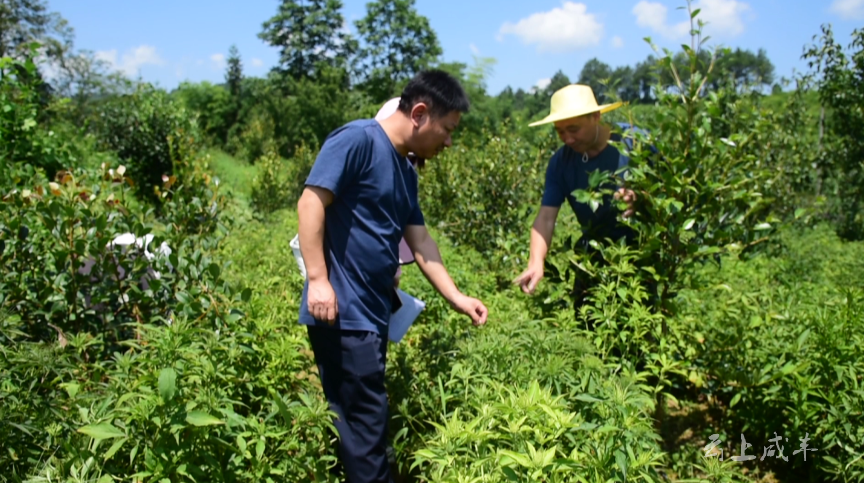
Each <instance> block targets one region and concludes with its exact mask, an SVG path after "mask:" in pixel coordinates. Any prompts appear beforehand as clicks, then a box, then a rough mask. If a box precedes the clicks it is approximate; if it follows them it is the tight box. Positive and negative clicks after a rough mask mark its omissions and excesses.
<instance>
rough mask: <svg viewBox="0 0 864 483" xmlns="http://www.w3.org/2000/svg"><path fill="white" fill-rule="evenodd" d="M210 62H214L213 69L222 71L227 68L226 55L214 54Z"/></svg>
mask: <svg viewBox="0 0 864 483" xmlns="http://www.w3.org/2000/svg"><path fill="white" fill-rule="evenodd" d="M210 61H211V62H213V67H214V68H216V69H221V68H223V67H225V54H213V55H211V56H210Z"/></svg>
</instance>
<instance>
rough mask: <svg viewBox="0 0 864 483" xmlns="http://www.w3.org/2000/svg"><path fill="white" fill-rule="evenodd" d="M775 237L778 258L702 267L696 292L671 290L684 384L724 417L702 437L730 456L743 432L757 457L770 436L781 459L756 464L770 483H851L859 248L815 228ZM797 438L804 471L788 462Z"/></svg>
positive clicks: (861, 304)
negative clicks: (685, 347)
mask: <svg viewBox="0 0 864 483" xmlns="http://www.w3.org/2000/svg"><path fill="white" fill-rule="evenodd" d="M782 239H783V242H784V245H786V248H785V249H784V251H783V252H781V253H780V254H779V255H777V256H771V257H769V256H764V257H759V258H757V259H755V260H752V261H750V262H747V263H744V262H741V261H736V260H727V261H724V266H723V269H722V270H709V269H708V268H706V269H704V270H703V271H702V277H703V283H702V284H701V285H702V286H703V287H704V288H702V289H698V290H687V291H685V292H684V293H682V298H683V300H682V304H681V305H682V307H687V309H686V310H685V311H684V312H683V313H682V314H681V318H680V319H679V321H678V322H677V323H678V324H680V327H681V330H682V331H683V332H684V333H687V334H689V335H688V339H689V340H690V343H691V346H692V347H693V348H694V349H695V352H694V353H693V354H692V356H691V357H689V358H688V360H689V361H691V364H692V366H691V367H692V368H693V369H694V370H695V371H696V373H697V374H698V375H695V374H694V376H695V377H694V378H693V382H694V384H695V385H696V387H697V388H698V391H699V392H700V393H703V394H706V395H709V397H711V398H712V399H713V400H714V401H715V404H717V405H718V406H721V407H723V408H724V409H725V418H724V421H723V422H722V425H720V426H719V427H715V428H714V432H715V433H716V432H719V433H721V434H722V435H723V438H722V440H723V443H724V448H728V447H729V446H731V447H732V448H733V449H734V450H735V452H736V453H738V446H739V444H740V435H741V434H744V435H745V437H746V440H747V442H748V443H750V444H752V445H753V448H752V449H753V450H754V451H752V452H753V453H757V455H758V456H759V457H761V456H762V452H763V448H764V447H768V446H771V444H772V443H771V442H769V441H768V440H769V439H770V438H773V437H774V436H775V434H774V433H775V432H776V433H777V435H781V436H783V437H784V439H783V440H782V441H781V444H782V445H785V448H786V450H785V456H786V457H787V458H788V461H784V460H777V459H776V458H772V459H771V460H770V462H769V461H766V463H765V465H766V466H767V468H769V469H771V470H773V471H774V472H775V473H776V474H777V475H778V476H779V477H790V478H792V479H795V480H807V478H810V479H809V480H807V481H856V480H858V479H860V478H862V477H864V463H862V461H861V459H860V455H861V453H862V451H864V446H862V435H864V434H862V429H861V428H862V424H864V421H862V414H864V405H862V403H861V401H862V398H861V397H860V394H859V393H860V384H861V381H860V379H861V374H862V373H864V364H862V362H861V358H860V356H859V353H860V350H859V349H858V348H859V347H860V344H861V343H862V341H864V293H862V291H861V289H860V288H858V287H856V285H860V278H861V277H862V272H861V270H860V267H859V265H860V264H861V263H860V260H861V258H862V256H864V247H862V246H860V244H859V245H853V244H850V243H842V242H841V241H840V240H839V239H838V238H837V236H836V234H834V233H833V230H830V229H828V228H827V227H824V226H823V227H821V228H820V229H818V230H816V231H810V232H798V231H795V232H784V233H782ZM815 247H818V249H816V248H815ZM813 250H816V251H817V252H822V251H824V252H826V255H828V256H826V257H824V258H823V257H821V256H813V255H812V254H813V253H814V252H813ZM829 254H830V255H829ZM856 269H857V270H856ZM808 435H809V438H810V441H809V447H810V448H815V449H817V451H816V452H815V453H808V455H807V461H806V462H805V461H804V457H803V455H802V454H800V453H799V454H798V455H793V454H792V453H793V451H797V450H799V449H800V445H801V441H800V440H801V439H802V438H804V437H805V436H808ZM785 438H788V441H787V440H786V439H785ZM727 454H728V449H727ZM767 459H768V458H766V460H767Z"/></svg>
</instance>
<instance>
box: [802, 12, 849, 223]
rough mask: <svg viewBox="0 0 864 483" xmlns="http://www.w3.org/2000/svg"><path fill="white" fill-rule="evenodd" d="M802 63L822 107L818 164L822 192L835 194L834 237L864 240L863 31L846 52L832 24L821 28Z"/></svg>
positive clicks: (833, 205) (833, 207)
mask: <svg viewBox="0 0 864 483" xmlns="http://www.w3.org/2000/svg"><path fill="white" fill-rule="evenodd" d="M804 59H806V60H807V62H808V64H809V66H810V67H811V68H813V69H814V70H815V72H814V73H811V74H810V76H813V77H814V78H815V82H816V88H817V92H818V95H819V102H820V103H821V104H822V106H823V107H825V108H826V111H827V114H828V116H827V117H826V119H825V120H826V123H825V127H826V133H827V136H825V139H824V140H822V141H821V142H820V147H819V157H820V158H821V159H820V161H819V163H818V166H819V169H820V171H822V172H823V176H824V177H825V178H826V179H825V183H826V186H825V188H826V189H825V191H826V192H829V193H830V192H833V193H834V196H833V197H832V199H831V201H830V207H831V211H832V212H833V213H831V215H832V216H833V218H834V219H835V221H836V223H837V228H838V234H839V235H840V236H842V237H844V238H847V239H851V240H862V239H864V140H862V136H861V133H864V109H862V106H864V29H856V30H855V31H854V32H853V33H852V41H851V43H850V44H849V48H848V49H843V46H842V45H840V43H838V42H837V41H836V40H835V39H834V33H833V32H832V30H831V27H830V25H826V26H823V27H822V38H821V39H819V43H817V44H815V45H812V46H810V47H809V48H807V50H806V51H805V53H804Z"/></svg>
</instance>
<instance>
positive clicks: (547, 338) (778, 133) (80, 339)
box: [0, 2, 864, 483]
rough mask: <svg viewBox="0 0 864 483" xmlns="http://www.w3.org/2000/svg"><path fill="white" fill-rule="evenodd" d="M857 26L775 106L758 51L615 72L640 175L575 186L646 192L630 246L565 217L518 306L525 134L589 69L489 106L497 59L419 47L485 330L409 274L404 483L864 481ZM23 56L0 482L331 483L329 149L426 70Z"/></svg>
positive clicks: (539, 144) (3, 177)
mask: <svg viewBox="0 0 864 483" xmlns="http://www.w3.org/2000/svg"><path fill="white" fill-rule="evenodd" d="M25 3H26V2H25ZM289 3H290V2H289ZM22 5H23V4H22ZM34 5H35V4H34ZM40 5H41V4H40ZM315 5H318V4H317V3H316V4H315ZM400 5H401V4H400ZM27 6H28V7H27V8H31V9H32V8H35V7H33V6H32V5H30V4H29V3H28V4H27ZM403 7H404V5H403ZM22 8H23V7H22ZM310 8H311V7H310ZM315 8H320V9H325V10H326V9H329V10H328V11H327V12H318V13H322V14H323V13H328V12H329V13H328V15H331V14H332V15H335V13H334V11H332V10H333V9H334V8H335V7H333V6H332V5H331V4H329V3H328V4H327V5H325V6H320V5H318V6H316V7H315ZM405 8H408V7H405ZM37 10H38V9H37ZM409 10H410V9H409ZM33 12H35V13H34V15H35V16H34V17H32V18H35V19H37V20H38V19H39V18H41V17H39V16H38V15H43V14H44V12H42V11H36V10H34V11H33ZM40 12H41V13H40ZM336 13H338V12H336ZM409 13H411V12H409ZM37 14H38V15H37ZM413 14H416V12H413ZM16 15H18V14H17V13H16ZM280 15H281V14H280ZM337 17H338V15H337ZM32 18H31V20H29V21H31V22H32V21H34V20H32ZM46 18H47V17H46ZM292 18H293V17H292ZM292 18H288V17H285V18H282V19H281V20H280V22H281V21H284V22H288V21H293V20H292ZM316 18H317V17H316ZM328 18H329V17H328ZM334 18H336V17H334ZM417 18H419V19H422V16H421V17H417ZM277 20H278V19H277ZM19 21H20V22H25V23H26V22H27V21H28V20H27V19H26V18H23V17H22V18H21V19H19ZM416 23H417V25H421V24H423V23H422V22H419V21H418V22H416ZM332 24H333V25H341V23H340V22H335V23H332ZM327 25H329V26H325V27H327V28H331V27H332V25H331V24H327ZM322 28H323V27H322ZM331 30H332V28H331ZM271 33H273V32H271ZM331 33H332V32H331ZM853 37H855V39H854V42H853V46H852V47H850V48H851V49H852V50H853V51H852V52H849V53H848V54H843V53H842V52H841V50H840V48H839V47H838V46H837V44H836V42H835V41H834V40H833V38H832V37H831V35H830V32H827V33H825V35H824V36H823V38H822V39H820V43H821V48H820V49H816V50H813V51H812V52H810V53H809V54H807V55H808V56H809V57H808V58H810V59H811V60H812V61H813V62H816V63H817V64H819V67H820V69H821V70H820V72H823V73H824V75H822V76H821V77H820V78H818V79H816V80H815V81H814V82H815V84H814V86H813V88H812V89H810V88H808V89H804V88H800V89H796V90H794V91H790V92H785V93H779V94H772V95H770V96H763V95H760V94H754V93H753V89H757V90H759V89H764V88H766V87H767V85H766V81H765V80H764V79H762V80H759V79H756V80H753V78H754V76H756V74H754V72H755V71H754V70H747V69H751V67H752V68H753V69H755V70H760V69H761V70H765V69H766V68H767V67H768V66H769V64H770V62H767V60H766V59H765V58H764V56H762V57H759V56H757V55H755V54H752V53H747V52H744V53H741V52H738V53H736V54H735V55H736V57H731V58H729V57H727V60H726V62H728V65H727V66H726V67H727V68H728V69H727V71H726V74H730V73H735V75H734V76H732V75H731V74H730V75H729V76H728V77H729V79H731V82H729V83H723V82H715V83H706V84H701V83H696V82H692V83H691V82H689V79H696V80H698V79H700V78H701V77H700V76H701V75H702V71H701V70H700V69H704V68H705V65H704V62H702V60H703V57H704V51H700V52H699V53H695V52H692V51H691V50H688V49H687V48H684V50H683V51H682V52H679V53H668V54H666V55H665V56H664V57H663V58H661V59H653V58H649V60H647V61H646V62H643V63H639V64H638V65H637V66H636V67H635V68H633V69H631V70H629V71H628V70H627V69H616V70H615V72H618V73H619V74H621V73H622V72H623V74H628V72H629V74H628V75H630V77H627V76H624V77H625V78H627V79H629V80H628V82H629V84H628V85H627V86H625V88H624V89H623V92H625V93H626V94H627V95H628V99H630V100H632V101H633V102H631V103H630V104H629V105H628V106H627V107H625V108H624V109H620V110H618V111H614V112H613V113H610V114H609V115H608V116H605V115H604V116H605V117H604V118H603V119H604V120H605V121H610V122H611V121H623V120H630V119H634V120H635V121H636V122H637V124H638V125H639V126H642V127H646V128H649V129H650V132H648V133H647V134H644V135H639V136H637V139H635V142H634V144H633V148H632V149H627V150H626V151H625V152H626V154H627V155H628V157H629V162H628V166H627V168H628V170H627V175H626V177H624V176H623V173H609V172H606V173H597V172H594V173H589V176H588V177H589V187H588V188H587V189H584V190H574V191H573V192H572V193H571V194H572V195H573V196H574V197H575V198H576V199H577V200H578V202H580V203H584V204H586V205H587V206H589V207H593V208H592V209H616V208H622V206H621V203H618V204H616V203H615V202H614V201H609V199H610V198H611V195H612V191H614V190H613V189H611V188H610V186H614V187H617V186H622V185H626V187H627V188H629V189H632V190H633V191H634V193H635V194H636V198H637V200H636V202H635V204H634V215H633V216H632V217H631V218H629V219H627V220H623V219H621V220H620V222H621V223H625V224H628V225H629V226H630V227H631V228H632V229H633V231H634V233H635V234H636V237H635V242H634V243H632V244H629V245H627V244H623V243H621V240H610V239H590V240H589V239H587V238H586V240H585V243H584V244H583V243H581V241H580V239H581V238H582V237H583V235H585V234H586V233H590V232H589V231H587V230H586V232H585V233H583V231H582V230H583V229H586V228H587V227H583V226H580V224H579V223H578V221H577V219H576V217H575V216H574V214H573V213H572V211H571V210H570V208H569V206H567V205H566V204H565V206H563V207H562V210H561V213H560V215H559V217H558V220H557V224H556V227H555V237H554V240H553V243H552V245H551V247H550V250H549V253H548V255H547V257H546V259H545V264H544V270H545V272H544V279H543V280H542V282H541V283H540V285H539V287H538V289H537V291H536V293H534V294H533V295H530V296H529V295H526V294H524V293H523V292H522V291H521V290H520V289H518V288H517V287H516V286H515V285H514V284H513V280H514V278H516V277H517V276H518V274H519V273H520V272H522V271H523V270H524V269H525V268H526V265H527V263H528V258H529V234H530V229H531V226H532V223H533V221H534V219H535V216H536V213H537V209H538V206H539V202H540V199H541V197H542V194H543V191H544V184H545V182H546V168H547V165H548V163H549V159H550V157H551V156H552V154H553V153H554V152H555V151H556V150H557V149H558V148H559V147H560V145H561V141H560V140H559V139H558V137H557V136H556V134H555V133H554V131H553V130H552V129H551V128H548V127H547V128H540V129H533V128H529V127H527V124H528V121H529V120H530V119H535V118H537V117H538V116H540V115H543V113H545V112H546V110H547V109H548V105H549V102H550V98H551V95H552V92H553V89H554V88H559V87H562V86H564V85H567V84H569V83H570V80H569V79H566V78H565V76H563V74H561V75H557V74H556V76H555V77H554V78H553V79H552V81H551V84H550V86H549V87H547V88H544V89H536V90H532V91H531V92H525V91H522V90H519V91H517V92H512V90H509V91H505V92H502V93H501V94H500V95H490V94H489V93H487V92H486V89H485V81H484V76H485V75H486V72H487V70H486V69H487V67H488V65H490V64H489V61H488V60H486V61H484V60H483V59H478V60H477V65H474V66H466V65H463V64H458V63H446V62H443V61H441V60H440V59H437V60H435V62H431V60H430V59H427V60H429V62H430V65H435V66H437V67H440V68H441V69H442V70H446V71H447V72H450V73H451V75H453V76H454V77H455V78H457V80H459V81H460V83H461V84H462V85H463V86H464V88H465V90H466V93H467V94H468V95H469V97H470V98H471V103H472V109H471V111H470V112H469V113H468V114H466V115H465V116H464V117H463V118H461V123H460V126H459V128H458V129H457V135H456V136H455V137H454V143H453V145H452V146H451V147H450V148H449V149H446V150H444V151H443V152H442V153H441V154H440V155H439V156H437V157H436V158H434V159H431V160H428V162H427V165H426V167H425V168H424V169H422V170H421V171H420V175H419V187H420V190H419V191H420V194H419V199H420V204H421V207H422V210H423V213H424V217H425V219H426V222H427V227H428V228H429V231H430V233H431V234H432V235H433V237H434V238H435V239H436V240H437V242H438V245H439V246H440V249H441V253H442V255H443V258H444V262H445V265H446V267H447V269H448V271H449V273H450V275H451V276H452V278H453V280H454V281H455V283H456V285H457V286H458V288H459V289H460V291H461V292H462V293H464V294H466V295H469V296H473V297H476V298H479V299H481V300H482V301H483V302H484V304H485V305H486V306H487V307H488V309H489V318H488V322H487V324H486V325H485V326H482V327H474V326H473V325H472V324H471V323H470V320H469V319H468V318H467V317H465V316H462V315H459V314H458V313H457V312H455V311H454V310H453V309H452V308H451V306H450V305H449V304H448V303H447V302H446V301H445V300H444V299H443V298H442V297H441V296H439V295H438V294H437V293H436V292H435V290H434V289H433V288H432V286H431V285H430V283H429V282H428V281H427V280H426V279H425V277H424V275H423V274H422V273H421V272H420V270H419V269H418V267H417V266H416V264H415V265H410V266H407V267H405V270H404V274H403V276H402V280H401V282H400V288H402V289H403V290H405V291H406V292H408V293H409V294H411V295H414V296H415V297H417V298H419V299H421V300H423V301H424V302H426V308H425V310H424V311H423V313H422V314H421V315H420V317H419V318H418V320H417V321H416V322H415V324H414V325H413V326H412V327H411V329H410V330H409V332H408V333H407V335H406V336H405V338H404V339H403V340H402V341H401V342H400V343H399V344H392V343H391V344H389V346H388V355H387V372H386V382H387V388H388V395H389V401H390V416H391V417H390V426H389V432H390V434H389V436H390V445H391V446H392V448H393V450H394V458H395V461H396V465H395V468H394V470H395V471H396V472H397V473H398V478H397V481H399V482H418V483H419V482H423V483H427V482H429V483H431V482H440V483H444V482H446V483H485V482H495V483H504V482H532V483H533V482H544V483H565V482H566V483H577V482H578V483H612V482H641V483H660V482H681V483H683V482H699V483H703V482H704V483H709V482H710V483H733V482H736V483H737V482H765V483H769V482H771V483H775V482H782V483H799V482H837V483H841V482H842V483H847V482H861V481H864V457H862V455H864V388H862V383H864V380H862V378H864V358H862V357H861V355H860V354H861V345H862V343H864V215H862V213H864V167H862V165H861V160H862V159H864V143H862V141H861V136H860V133H861V132H864V113H862V111H861V109H857V110H856V109H854V108H853V109H850V108H848V107H849V106H860V105H864V75H862V72H861V68H862V67H861V66H862V65H864V50H862V48H861V46H862V45H864V31H856V32H855V33H854V34H853ZM43 40H44V39H43ZM3 41H5V38H3V39H0V42H3ZM844 42H845V41H844ZM29 47H32V46H29ZM29 47H28V45H18V46H17V48H18V49H19V50H16V51H15V54H14V57H13V56H8V57H2V58H0V482H14V483H24V482H27V483H31V482H32V483H37V482H38V483H42V482H63V483H84V482H95V483H110V482H115V481H118V482H119V481H123V482H134V483H180V482H229V483H241V482H243V483H245V482H250V483H251V482H256V483H258V482H265V483H277V482H292V483H293V482H309V481H315V482H339V481H344V479H345V475H344V472H343V470H342V469H341V467H340V466H339V464H338V461H337V457H336V455H337V452H336V447H337V438H338V434H337V433H336V430H335V428H334V426H333V424H332V423H333V420H332V418H333V416H334V414H333V413H332V412H330V410H329V408H328V406H327V404H326V402H325V400H324V397H323V393H322V390H321V385H320V381H319V379H318V375H317V370H316V365H315V361H314V359H313V355H312V352H311V350H310V347H309V342H308V340H307V334H306V330H305V328H304V327H303V326H301V325H299V323H298V316H299V309H300V306H299V304H300V300H301V294H302V289H303V284H304V279H303V277H302V275H301V273H300V271H299V270H298V268H297V265H296V262H295V258H294V255H293V253H292V250H291V248H290V245H289V243H290V240H291V239H292V238H293V237H294V235H295V234H296V233H297V229H298V228H297V227H298V214H297V211H296V210H297V206H298V204H297V201H298V197H299V196H300V194H301V192H302V190H303V188H304V181H305V180H306V178H307V175H308V173H309V170H310V169H311V167H312V165H313V163H314V162H315V160H316V158H317V156H318V153H319V150H320V144H321V141H322V140H323V139H324V138H325V136H326V135H327V134H328V133H330V132H331V131H332V130H333V129H335V128H337V127H339V126H340V125H343V124H344V123H346V122H349V121H352V120H354V119H360V118H368V117H370V116H372V115H373V114H374V113H375V112H376V111H377V109H378V106H379V105H380V103H381V101H382V100H383V99H386V98H389V97H390V96H392V95H393V94H394V93H398V92H399V89H401V86H402V85H404V83H405V82H407V81H408V78H409V77H408V75H407V74H405V73H403V74H404V75H401V77H399V78H398V79H395V80H394V79H391V78H389V77H388V76H386V75H385V76H383V77H382V76H381V75H380V74H381V72H380V71H377V70H374V69H371V70H370V71H369V72H360V73H358V72H350V71H349V70H348V68H347V67H346V65H348V64H347V63H343V62H342V61H344V60H346V59H342V58H338V57H334V58H328V59H324V60H321V62H319V63H317V64H315V67H314V69H312V71H311V72H307V71H304V70H302V69H301V67H303V66H299V67H298V65H295V64H293V63H291V62H290V61H289V60H285V59H283V64H284V65H282V66H281V67H284V69H283V70H279V71H277V70H274V71H273V72H270V73H269V74H268V76H266V77H245V76H244V75H243V72H242V68H241V62H240V59H239V57H238V55H239V54H237V51H236V50H234V49H232V55H231V57H230V58H229V59H228V69H227V71H226V83H225V85H214V84H210V83H206V82H203V83H197V84H191V83H184V84H182V85H181V86H180V87H179V88H178V89H176V90H175V91H173V92H167V91H166V90H164V89H161V88H157V87H154V86H152V85H149V84H146V83H141V82H137V81H131V80H129V79H124V78H122V76H117V75H110V74H108V73H104V72H101V71H99V70H98V68H97V67H95V64H91V63H88V59H89V58H88V57H86V54H85V53H81V54H80V56H79V54H77V53H74V52H65V53H61V54H62V55H66V56H67V57H66V58H64V60H67V61H69V63H68V64H65V65H66V67H64V69H67V68H69V66H72V67H74V68H75V69H79V68H80V70H74V69H73V70H74V72H71V73H70V72H65V74H64V75H73V77H74V76H76V75H80V76H83V77H75V78H74V79H73V80H75V81H76V82H78V83H77V84H76V83H75V82H72V83H70V84H68V85H66V84H62V83H61V84H56V85H53V86H49V85H48V84H46V83H45V81H44V80H43V77H42V76H41V74H42V72H41V71H40V68H41V67H40V66H39V65H38V64H37V63H36V62H34V59H35V58H36V56H37V53H38V52H37V51H36V50H35V48H34V49H33V50H27V48H29ZM318 47H319V46H314V45H313V46H309V45H307V46H306V47H305V48H306V51H304V52H305V53H306V54H309V55H313V54H314V55H318V54H320V53H321V52H322V51H321V49H319V48H318ZM856 49H857V50H856ZM4 52H5V51H4ZM10 52H11V51H10ZM49 53H51V52H49ZM52 55H54V54H53V53H52ZM346 55H347V54H346ZM760 55H761V54H760ZM847 55H848V56H847ZM70 56H71V57H70ZM700 56H702V57H700ZM730 59H731V60H730ZM736 59H737V60H736ZM742 59H743V60H742ZM747 59H750V60H753V59H756V60H758V61H759V62H760V64H759V65H758V66H756V67H753V66H750V67H747V68H746V69H743V70H741V69H739V71H735V69H734V68H733V67H735V65H734V62H739V63H746V62H744V61H745V60H747ZM90 60H92V59H90ZM319 60H320V59H319ZM328 62H329V63H328ZM484 62H486V63H484ZM747 62H749V60H747ZM600 64H602V63H599V61H597V62H593V63H592V65H593V66H594V67H595V68H596V69H595V71H597V72H600V71H602V70H603V68H604V66H603V65H600ZM424 65H425V64H424ZM673 65H677V66H679V68H681V69H687V68H689V69H690V71H689V72H685V71H684V70H680V69H679V70H680V73H681V74H685V77H684V80H683V81H682V80H681V78H680V76H679V71H675V72H670V70H671V69H670V66H673ZM682 66H683V67H682ZM688 66H690V67H688ZM608 67H609V66H605V68H608ZM738 67H741V66H740V65H739V66H738ZM417 69H419V67H418V68H417ZM417 69H414V70H417ZM607 70H609V69H607ZM412 72H413V71H412ZM736 72H737V73H736ZM352 74H358V75H359V74H363V75H362V76H361V77H362V79H363V81H362V82H357V81H356V79H354V78H353V77H352ZM559 74H560V73H559ZM623 74H622V75H623ZM739 74H740V75H739ZM376 76H378V77H376ZM595 77H596V76H595ZM756 77H758V76H756ZM588 81H591V82H594V81H598V82H599V80H598V79H595V78H592V79H588V80H586V81H585V82H588ZM652 82H656V84H652V86H653V87H654V89H653V90H652V91H651V92H652V93H648V94H646V92H647V89H645V87H646V86H648V84H649V83H652ZM768 84H770V82H768ZM70 86H78V87H76V88H74V89H73V88H72V87H70ZM706 86H707V87H706ZM48 87H51V88H50V89H49V88H48ZM595 87H596V88H597V89H598V91H599V89H602V88H603V86H602V84H598V85H597V86H595ZM649 87H650V86H649ZM637 88H638V89H637ZM70 89H71V90H70ZM88 89H89V90H88ZM606 94H609V95H612V94H614V93H610V92H606ZM823 107H824V119H823ZM599 132H600V131H599V130H598V133H599ZM643 141H644V142H643ZM621 149H624V148H623V147H621ZM604 200H605V201H604ZM607 201H608V203H607ZM151 236H152V238H150V237H151ZM588 238H590V237H588ZM598 238H599V237H598ZM148 240H149V241H148ZM136 243H137V244H140V245H141V246H138V245H136ZM148 243H149V244H148ZM145 245H146V248H145ZM585 245H587V246H589V247H591V248H592V250H593V253H594V256H593V257H592V256H590V255H589V253H588V252H587V251H586V246H585ZM577 276H578V277H583V278H586V279H589V278H588V277H590V279H589V280H590V281H589V283H587V284H586V285H587V290H586V295H585V298H584V300H583V301H582V302H583V303H581V304H580V305H579V306H578V308H576V309H575V310H574V303H576V302H577V301H578V299H579V297H578V295H577V294H575V293H573V287H574V280H575V277H577Z"/></svg>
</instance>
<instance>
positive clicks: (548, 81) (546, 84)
mask: <svg viewBox="0 0 864 483" xmlns="http://www.w3.org/2000/svg"><path fill="white" fill-rule="evenodd" d="M551 83H552V79H549V78H546V79H540V80H538V81H537V84H535V87H537V88H538V89H545V88H547V87H549V84H551Z"/></svg>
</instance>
